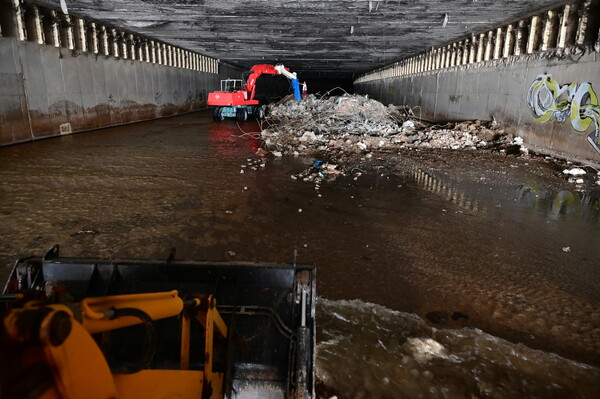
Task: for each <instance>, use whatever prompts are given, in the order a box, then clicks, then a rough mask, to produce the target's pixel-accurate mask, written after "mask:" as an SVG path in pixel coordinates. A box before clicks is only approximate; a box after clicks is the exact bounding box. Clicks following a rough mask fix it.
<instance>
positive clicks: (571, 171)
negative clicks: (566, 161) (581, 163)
mask: <svg viewBox="0 0 600 399" xmlns="http://www.w3.org/2000/svg"><path fill="white" fill-rule="evenodd" d="M563 173H564V174H565V175H571V176H580V175H585V170H583V169H581V168H572V169H565V170H563Z"/></svg>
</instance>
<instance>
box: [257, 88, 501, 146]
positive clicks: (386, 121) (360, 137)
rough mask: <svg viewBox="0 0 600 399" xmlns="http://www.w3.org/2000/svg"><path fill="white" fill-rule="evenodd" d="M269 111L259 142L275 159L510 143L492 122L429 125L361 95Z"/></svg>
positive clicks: (311, 97)
mask: <svg viewBox="0 0 600 399" xmlns="http://www.w3.org/2000/svg"><path fill="white" fill-rule="evenodd" d="M269 111H270V112H269V116H268V118H267V119H266V120H265V124H264V125H263V130H262V131H261V137H262V139H263V140H264V141H265V143H266V145H267V147H268V148H270V149H271V150H272V151H273V153H274V154H276V155H279V154H282V155H283V154H294V155H300V154H311V155H314V154H316V153H319V152H323V151H334V152H344V153H352V152H354V153H368V152H370V151H373V150H377V149H380V150H383V149H385V147H389V148H390V149H393V148H394V147H399V148H413V147H422V148H449V149H463V148H468V149H477V148H486V147H488V146H489V145H490V144H491V143H493V142H494V143H498V142H503V143H508V141H510V138H508V137H507V136H506V135H505V133H504V130H502V129H501V128H500V127H499V126H498V125H497V124H496V123H495V122H491V123H485V122H481V121H475V122H463V123H459V124H446V125H443V126H440V125H432V124H430V123H426V122H423V121H420V120H419V119H418V118H415V117H414V116H411V115H410V114H409V113H407V112H404V114H403V113H402V112H401V111H400V110H399V109H397V108H396V107H394V106H392V105H390V106H388V107H386V106H384V105H383V104H381V103H380V102H379V101H376V100H373V99H369V98H368V97H365V96H359V95H344V96H334V97H329V98H317V97H315V96H314V95H309V96H308V97H306V98H305V99H303V100H302V101H300V102H293V101H290V102H285V103H280V104H275V105H272V106H271V107H270V109H269Z"/></svg>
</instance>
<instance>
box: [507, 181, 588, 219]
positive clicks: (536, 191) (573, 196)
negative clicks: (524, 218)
mask: <svg viewBox="0 0 600 399" xmlns="http://www.w3.org/2000/svg"><path fill="white" fill-rule="evenodd" d="M515 198H516V200H517V201H518V202H519V203H520V204H521V205H522V206H524V207H526V208H529V209H531V210H532V211H534V212H536V213H539V214H541V215H543V216H545V217H547V218H549V219H554V220H557V219H562V220H566V219H572V220H575V219H577V220H580V221H585V222H588V223H590V224H595V223H598V221H599V215H600V189H594V190H590V191H584V192H575V191H570V190H559V191H555V190H550V189H547V188H543V187H539V186H533V185H527V184H522V185H520V186H519V187H517V188H516V190H515Z"/></svg>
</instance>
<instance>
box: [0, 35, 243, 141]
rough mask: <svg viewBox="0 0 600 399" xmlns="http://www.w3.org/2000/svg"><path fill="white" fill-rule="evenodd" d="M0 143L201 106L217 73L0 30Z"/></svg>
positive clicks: (225, 70) (228, 72)
mask: <svg viewBox="0 0 600 399" xmlns="http://www.w3.org/2000/svg"><path fill="white" fill-rule="evenodd" d="M0 60H1V62H0V88H1V90H0V145H3V144H11V143H18V142H22V141H29V140H34V139H38V138H44V137H49V136H56V135H60V134H68V133H73V132H78V131H83V130H88V129H94V128H101V127H109V126H115V125H119V124H123V123H130V122H136V121H141V120H148V119H153V118H158V117H163V116H170V115H175V114H177V113H182V112H188V111H193V110H197V109H201V108H203V107H206V97H207V93H208V92H209V91H213V90H217V89H218V88H219V80H220V79H221V78H226V77H228V76H233V77H237V76H239V75H240V73H241V71H239V70H237V69H236V68H233V67H230V66H227V65H224V64H221V65H220V69H221V74H220V75H217V74H214V73H207V72H200V71H195V70H191V69H184V68H175V67H168V66H165V65H159V64H153V63H149V62H142V61H138V60H131V59H122V58H115V57H113V56H110V55H108V56H106V55H100V54H94V53H90V52H81V51H78V50H69V49H66V48H57V47H54V46H49V45H40V44H37V43H34V42H26V41H18V40H17V39H16V38H11V37H0Z"/></svg>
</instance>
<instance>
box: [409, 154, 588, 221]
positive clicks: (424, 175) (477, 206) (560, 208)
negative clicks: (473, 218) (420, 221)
mask: <svg viewBox="0 0 600 399" xmlns="http://www.w3.org/2000/svg"><path fill="white" fill-rule="evenodd" d="M409 173H410V177H411V178H412V180H413V181H414V182H415V183H416V184H417V185H418V186H419V187H420V188H422V189H423V190H425V191H428V192H430V193H433V194H436V195H438V196H439V197H441V198H442V199H444V200H445V201H448V202H451V203H453V204H454V205H456V206H457V207H459V208H461V209H462V210H466V211H470V212H473V213H476V214H478V215H486V214H488V213H489V209H490V206H494V204H495V206H496V207H505V206H508V207H511V206H514V205H517V206H518V207H519V208H520V209H521V211H523V210H525V211H526V212H525V213H528V212H530V213H533V214H539V215H541V216H542V217H544V218H547V219H550V220H563V221H565V220H578V221H582V222H586V223H589V224H597V223H598V222H599V221H600V188H594V189H591V190H588V191H571V190H567V189H561V190H552V189H549V188H545V187H542V186H540V185H537V184H535V183H530V184H525V183H524V184H520V185H518V186H516V187H513V188H508V189H507V190H505V191H503V192H502V193H498V192H497V190H496V191H494V190H493V188H491V187H488V186H486V185H484V184H469V183H467V182H463V181H460V182H459V181H455V180H452V179H451V178H450V177H448V176H446V175H443V176H442V175H439V174H438V173H437V172H434V171H427V170H425V169H423V168H421V167H417V166H415V167H413V168H412V169H411V170H410V172H409Z"/></svg>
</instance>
